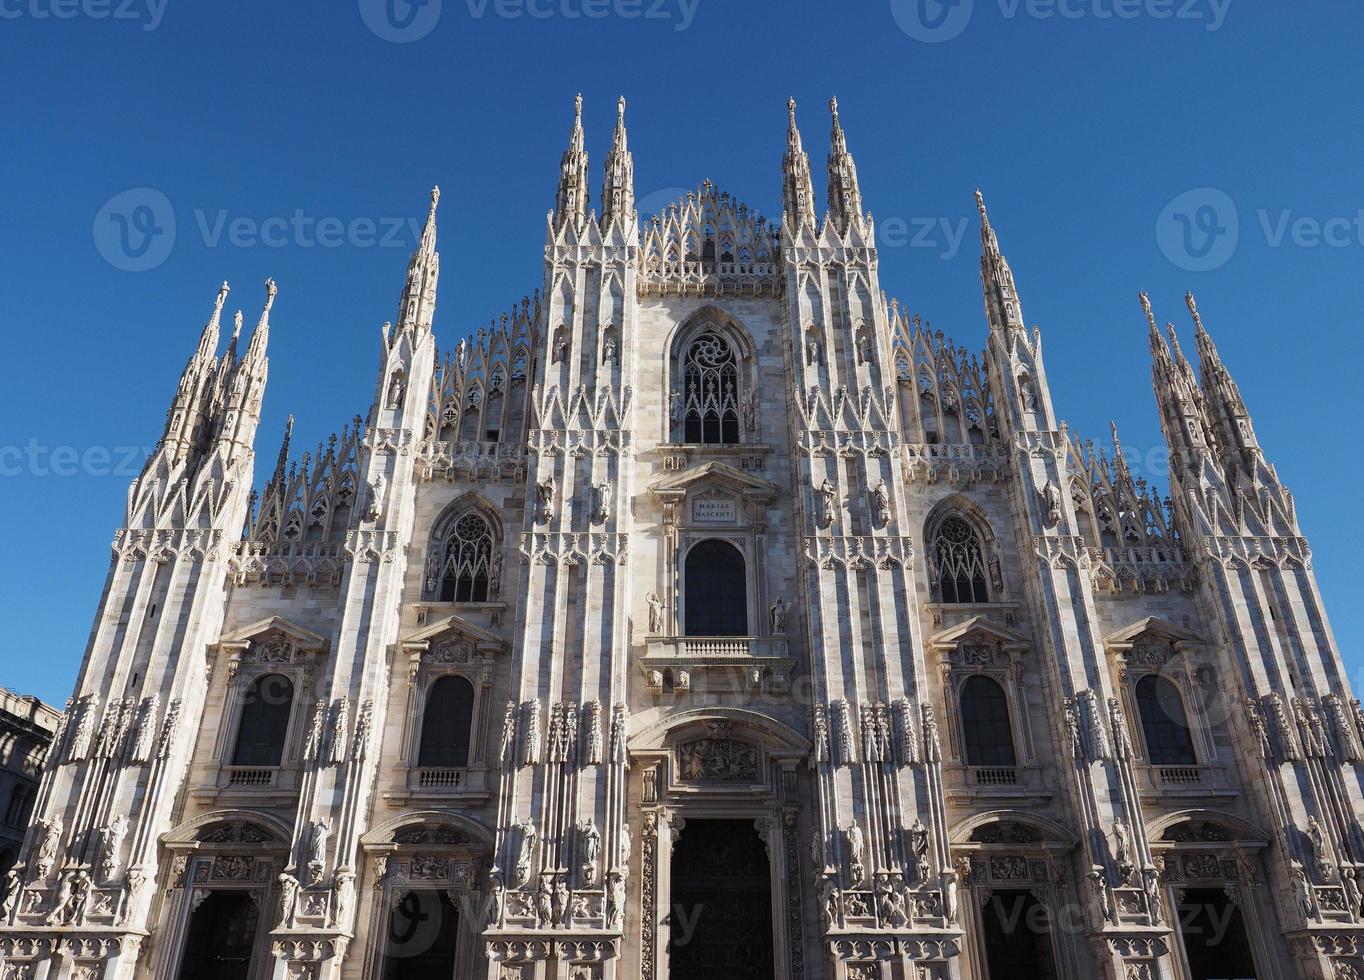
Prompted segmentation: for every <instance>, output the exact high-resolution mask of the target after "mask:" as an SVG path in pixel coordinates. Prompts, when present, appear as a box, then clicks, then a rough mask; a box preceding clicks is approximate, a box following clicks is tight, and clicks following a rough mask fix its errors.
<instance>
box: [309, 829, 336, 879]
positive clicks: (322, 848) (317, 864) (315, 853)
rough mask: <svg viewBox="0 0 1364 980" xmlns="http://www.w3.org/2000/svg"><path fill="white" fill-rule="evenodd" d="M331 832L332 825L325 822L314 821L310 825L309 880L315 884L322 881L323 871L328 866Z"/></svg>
mask: <svg viewBox="0 0 1364 980" xmlns="http://www.w3.org/2000/svg"><path fill="white" fill-rule="evenodd" d="M331 830H332V828H331V824H329V823H328V822H327V821H325V820H314V821H313V822H312V823H310V824H309V825H308V878H309V880H310V881H311V882H312V883H313V884H316V883H317V882H319V881H321V880H322V871H323V869H325V868H326V866H327V863H326V862H327V839H328V837H329V836H330V835H331Z"/></svg>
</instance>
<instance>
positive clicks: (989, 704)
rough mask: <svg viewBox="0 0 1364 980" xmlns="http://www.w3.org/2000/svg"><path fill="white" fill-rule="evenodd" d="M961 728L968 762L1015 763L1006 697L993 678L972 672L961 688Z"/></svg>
mask: <svg viewBox="0 0 1364 980" xmlns="http://www.w3.org/2000/svg"><path fill="white" fill-rule="evenodd" d="M961 728H962V734H963V737H964V741H965V745H966V764H967V765H968V766H1016V765H1018V759H1017V756H1016V755H1015V753H1014V736H1013V726H1012V725H1011V724H1010V722H1009V699H1008V698H1007V697H1006V696H1005V694H1004V688H1002V687H1000V686H999V684H998V683H997V682H995V681H994V680H993V679H991V678H989V677H986V676H985V675H984V674H976V675H975V676H974V677H970V678H968V679H967V681H966V683H965V684H963V685H962V688H961Z"/></svg>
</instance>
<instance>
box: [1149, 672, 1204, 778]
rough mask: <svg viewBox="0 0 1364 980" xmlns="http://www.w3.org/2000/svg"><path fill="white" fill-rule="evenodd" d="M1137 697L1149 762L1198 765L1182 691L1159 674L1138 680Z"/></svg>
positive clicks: (1154, 764) (1159, 764)
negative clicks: (1180, 693) (1180, 694)
mask: <svg viewBox="0 0 1364 980" xmlns="http://www.w3.org/2000/svg"><path fill="white" fill-rule="evenodd" d="M1136 695H1137V712H1138V713H1139V714H1140V715H1141V730H1142V734H1143V735H1144V736H1145V738H1146V758H1147V761H1148V762H1150V763H1151V765H1153V766H1196V765H1198V756H1197V754H1196V753H1195V752H1194V746H1193V737H1192V736H1191V735H1190V734H1189V722H1188V718H1187V716H1186V715H1185V713H1184V699H1183V698H1181V697H1180V696H1179V688H1177V687H1176V686H1175V685H1174V683H1173V682H1172V681H1170V680H1169V679H1168V678H1165V677H1161V676H1160V675H1159V674H1147V675H1146V676H1145V677H1143V678H1142V679H1141V680H1139V681H1137V690H1136Z"/></svg>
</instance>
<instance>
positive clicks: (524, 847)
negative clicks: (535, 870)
mask: <svg viewBox="0 0 1364 980" xmlns="http://www.w3.org/2000/svg"><path fill="white" fill-rule="evenodd" d="M520 827H521V846H520V850H519V851H518V853H517V858H516V880H517V882H518V883H519V884H522V885H524V884H525V883H526V882H527V881H529V880H530V869H531V864H532V862H533V861H534V860H535V841H536V838H537V837H538V836H539V835H538V834H537V833H536V832H535V824H533V823H532V822H531V821H529V820H526V821H525V822H524V823H522V824H521V825H520Z"/></svg>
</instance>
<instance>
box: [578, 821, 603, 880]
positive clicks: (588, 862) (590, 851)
mask: <svg viewBox="0 0 1364 980" xmlns="http://www.w3.org/2000/svg"><path fill="white" fill-rule="evenodd" d="M578 833H579V834H580V835H581V837H582V842H583V852H582V859H583V860H582V868H581V871H582V879H583V884H585V885H591V884H592V883H593V882H595V881H596V880H597V859H598V858H600V857H601V831H599V830H598V829H597V824H596V822H595V821H593V820H592V819H590V818H589V819H588V820H586V821H585V822H583V823H580V824H578Z"/></svg>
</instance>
